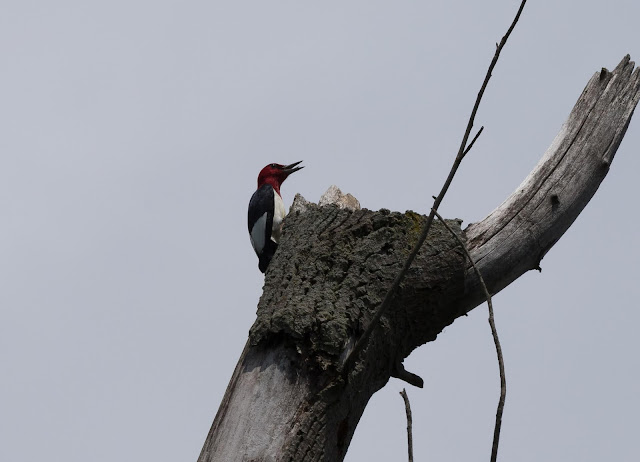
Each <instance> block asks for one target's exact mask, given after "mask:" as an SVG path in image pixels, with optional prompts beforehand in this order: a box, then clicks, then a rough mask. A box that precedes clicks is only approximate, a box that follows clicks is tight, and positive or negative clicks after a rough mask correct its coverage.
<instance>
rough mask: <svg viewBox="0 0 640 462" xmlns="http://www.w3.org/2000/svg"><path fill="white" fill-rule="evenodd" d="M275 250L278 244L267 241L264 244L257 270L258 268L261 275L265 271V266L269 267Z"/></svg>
mask: <svg viewBox="0 0 640 462" xmlns="http://www.w3.org/2000/svg"><path fill="white" fill-rule="evenodd" d="M277 248H278V244H276V243H275V242H273V241H272V240H271V239H269V240H268V241H267V243H266V244H265V246H264V249H262V253H261V254H260V257H259V261H258V268H260V271H262V272H263V273H264V272H265V271H267V266H269V263H270V262H271V258H273V254H274V253H276V249H277Z"/></svg>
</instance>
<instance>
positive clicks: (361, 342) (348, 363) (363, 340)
mask: <svg viewBox="0 0 640 462" xmlns="http://www.w3.org/2000/svg"><path fill="white" fill-rule="evenodd" d="M526 3H527V0H522V3H521V4H520V8H519V9H518V12H517V13H516V16H515V18H514V20H513V22H512V23H511V26H510V27H509V29H508V30H507V33H506V34H505V35H504V37H502V40H501V41H500V43H499V44H498V46H497V48H496V52H495V54H494V56H493V59H492V60H491V64H490V65H489V69H488V70H487V74H486V76H485V78H484V82H483V83H482V87H481V88H480V91H479V92H478V96H477V97H476V102H475V104H474V106H473V110H472V111H471V115H470V116H469V122H468V123H467V128H466V130H465V133H464V136H463V137H462V142H461V143H460V148H459V149H458V154H457V155H456V158H455V160H454V162H453V166H452V167H451V171H450V172H449V176H447V179H446V180H445V183H444V185H443V186H442V189H441V190H440V193H439V194H438V196H437V197H436V198H435V200H434V202H433V207H432V209H431V213H430V214H429V216H428V217H427V221H426V223H425V225H424V228H423V230H422V233H421V234H420V237H419V238H418V241H417V242H416V245H415V246H414V248H413V249H412V250H411V253H410V254H409V256H408V257H407V260H406V261H405V263H404V266H403V267H402V269H401V270H400V272H399V273H398V275H397V276H396V278H395V279H394V280H393V283H392V284H391V287H390V288H389V290H388V291H387V293H386V295H385V297H384V299H383V300H382V303H381V304H380V306H379V307H378V309H377V310H376V312H375V313H374V315H373V317H372V318H371V322H370V323H369V325H368V326H367V328H366V329H365V331H364V333H363V334H362V335H361V336H360V338H359V339H358V341H357V342H356V344H355V345H354V347H353V349H352V350H351V352H350V353H349V356H347V358H346V360H345V362H344V365H343V367H342V372H343V375H344V376H346V375H347V374H348V373H349V370H350V369H351V367H352V366H353V363H354V362H355V361H356V359H357V358H358V355H359V354H360V352H361V351H362V349H363V348H364V347H365V345H366V344H367V342H368V341H369V337H370V336H371V333H372V332H373V330H374V329H375V328H376V326H377V325H378V322H379V321H380V318H381V317H382V315H383V314H384V313H385V312H386V310H387V309H388V308H389V305H390V304H391V299H392V298H393V295H394V294H395V292H396V291H397V290H398V288H399V287H400V284H401V283H402V281H403V279H404V277H405V276H406V274H407V271H408V270H409V268H410V267H411V264H412V263H413V260H414V259H415V258H416V255H418V252H419V251H420V248H421V247H422V244H424V241H425V240H426V239H427V235H428V234H429V230H430V229H431V225H432V223H433V218H434V216H435V214H434V212H435V211H436V210H438V207H439V206H440V203H441V202H442V200H443V199H444V196H445V194H446V193H447V191H448V190H449V186H450V185H451V182H452V181H453V177H454V176H455V174H456V172H457V171H458V167H460V163H461V162H462V159H463V158H464V156H465V154H466V152H467V151H468V149H467V142H468V140H469V135H470V133H471V129H472V128H473V123H474V121H475V117H476V113H477V112H478V107H479V106H480V101H481V100H482V96H483V95H484V91H485V89H486V88H487V84H488V83H489V80H490V79H491V73H492V72H493V69H494V67H495V66H496V63H497V62H498V58H499V57H500V52H501V51H502V49H503V48H504V46H505V44H506V43H507V39H508V38H509V36H510V35H511V32H512V31H513V29H514V27H515V26H516V23H517V22H518V19H520V14H521V13H522V10H523V8H524V5H525V4H526ZM481 131H482V130H480V132H481ZM480 132H478V135H479V134H480ZM478 135H476V137H475V138H474V140H473V141H475V139H476V138H477V137H478ZM473 141H472V143H471V145H469V149H470V148H471V146H472V145H473Z"/></svg>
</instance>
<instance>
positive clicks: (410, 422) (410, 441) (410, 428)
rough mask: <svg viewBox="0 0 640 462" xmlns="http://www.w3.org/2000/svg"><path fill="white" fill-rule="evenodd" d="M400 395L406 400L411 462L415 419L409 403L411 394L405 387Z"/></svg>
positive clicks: (411, 459) (410, 458)
mask: <svg viewBox="0 0 640 462" xmlns="http://www.w3.org/2000/svg"><path fill="white" fill-rule="evenodd" d="M400 396H402V399H403V400H404V409H405V411H406V412H407V444H408V446H409V462H413V420H412V419H411V405H410V404H409V396H408V395H407V391H406V390H405V389H404V388H403V389H402V391H401V392H400Z"/></svg>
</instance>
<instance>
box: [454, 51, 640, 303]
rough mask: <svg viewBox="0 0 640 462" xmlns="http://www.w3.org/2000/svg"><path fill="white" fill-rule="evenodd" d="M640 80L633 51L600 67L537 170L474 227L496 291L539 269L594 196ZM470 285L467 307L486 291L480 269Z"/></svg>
mask: <svg viewBox="0 0 640 462" xmlns="http://www.w3.org/2000/svg"><path fill="white" fill-rule="evenodd" d="M639 87H640V70H639V68H636V69H635V71H634V63H633V62H632V61H631V60H630V57H629V56H628V55H627V56H625V58H624V59H623V60H622V61H621V62H620V64H618V66H617V67H616V68H615V69H614V71H613V72H608V71H607V70H606V69H603V70H602V71H600V72H597V73H596V74H595V75H594V76H593V77H592V78H591V80H590V81H589V83H588V84H587V86H586V88H585V89H584V91H583V92H582V95H580V98H579V99H578V102H577V103H576V105H575V106H574V108H573V110H572V111H571V114H570V115H569V118H568V120H567V121H566V122H565V123H564V124H563V126H562V128H561V130H560V133H558V135H557V136H556V138H555V139H554V140H553V143H552V144H551V146H550V147H549V149H547V152H546V153H545V154H544V156H543V157H542V159H541V160H540V162H539V163H538V165H537V166H536V167H535V168H534V169H533V171H532V172H531V173H530V174H529V176H528V177H527V178H526V179H525V180H524V181H523V182H522V184H521V185H520V186H519V187H518V188H517V189H516V191H515V192H514V193H513V194H511V196H509V197H508V198H507V199H506V200H505V201H504V202H503V203H502V204H501V205H500V206H499V207H498V208H496V209H495V210H494V211H493V212H491V213H490V214H489V216H487V217H486V218H485V219H484V220H482V221H481V222H479V223H474V224H471V225H470V226H469V227H467V229H466V230H465V233H466V236H467V240H468V242H467V246H468V248H469V251H470V252H471V256H472V257H473V260H474V261H475V262H476V264H477V265H478V268H479V269H480V271H481V272H482V275H483V277H484V280H485V281H486V283H487V286H488V287H489V291H490V292H491V293H493V294H495V293H497V292H499V291H500V290H502V289H503V288H505V287H506V286H507V285H509V284H510V283H511V282H513V281H514V280H515V279H517V278H518V277H520V276H521V275H522V274H523V273H525V272H526V271H529V270H531V269H539V268H540V261H541V260H542V258H543V257H544V255H545V254H546V253H547V252H548V251H549V249H551V247H552V246H553V245H554V244H555V243H556V242H557V241H558V239H560V237H561V236H562V235H563V234H564V233H565V231H566V230H567V229H569V226H571V224H572V223H573V222H574V220H575V219H576V218H577V217H578V215H579V214H580V212H581V211H582V209H583V208H584V207H585V206H586V205H587V203H588V202H589V200H590V199H591V197H593V195H594V194H595V192H596V190H597V189H598V187H599V186H600V183H601V182H602V180H603V179H604V177H605V176H606V174H607V173H608V172H609V167H610V166H611V161H612V160H613V156H614V155H615V153H616V151H617V149H618V146H619V145H620V142H621V141H622V138H623V137H624V134H625V132H626V130H627V127H628V125H629V122H630V120H631V116H632V114H633V111H634V109H635V107H636V105H637V104H638V100H639V99H640V91H639V90H638V88H639ZM470 273H471V271H470ZM465 285H466V290H465V295H464V296H463V298H462V299H461V300H460V309H461V310H466V311H468V310H470V309H471V308H473V307H475V306H477V305H478V304H479V303H482V300H483V298H484V296H483V294H482V290H480V282H479V279H478V277H477V276H475V275H474V274H468V277H467V278H466V283H465Z"/></svg>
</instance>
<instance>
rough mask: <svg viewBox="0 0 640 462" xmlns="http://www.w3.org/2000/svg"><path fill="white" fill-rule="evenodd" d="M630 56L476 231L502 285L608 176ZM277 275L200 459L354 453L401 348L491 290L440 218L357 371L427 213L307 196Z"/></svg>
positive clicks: (605, 76) (293, 220) (476, 250)
mask: <svg viewBox="0 0 640 462" xmlns="http://www.w3.org/2000/svg"><path fill="white" fill-rule="evenodd" d="M633 68H634V64H633V63H632V62H630V60H629V57H628V56H627V57H625V59H623V61H622V62H621V63H620V65H618V67H617V68H616V69H615V70H614V71H613V73H610V72H608V71H606V70H604V69H603V70H602V71H601V72H599V73H597V74H596V75H594V77H593V78H592V79H591V80H590V81H589V83H588V84H587V87H586V88H585V90H584V92H583V93H582V95H581V96H580V98H579V100H578V102H577V103H576V106H575V107H574V109H573V111H572V112H571V114H570V116H569V119H568V120H567V122H566V123H565V124H564V125H563V127H562V129H561V131H560V133H559V134H558V136H557V137H556V139H555V140H554V142H553V143H552V145H551V147H550V148H549V149H548V150H547V152H546V153H545V155H544V157H543V158H542V160H541V161H540V163H539V164H538V166H537V167H536V168H535V169H534V170H533V172H531V174H530V175H529V176H528V177H527V178H526V179H525V180H524V182H523V183H522V184H521V185H520V187H519V188H518V189H517V190H516V191H515V192H514V193H513V194H512V195H511V196H510V197H509V198H508V199H507V200H506V201H505V202H504V203H503V204H502V205H500V206H499V207H498V208H497V209H496V210H494V211H493V212H492V213H491V214H490V215H489V216H488V217H487V218H485V219H484V220H483V221H481V222H479V223H476V224H473V225H470V226H469V227H468V228H467V229H466V230H465V231H464V232H463V231H461V230H460V223H459V222H458V221H450V222H449V224H450V225H451V226H453V227H454V229H456V230H457V232H458V233H459V235H460V236H461V237H462V239H463V240H464V241H466V242H467V245H468V247H469V250H470V252H471V255H472V256H473V258H474V260H475V261H476V262H477V264H478V265H479V268H480V270H481V271H482V274H483V277H484V279H485V281H486V282H487V285H488V286H489V288H490V290H491V291H492V292H493V293H496V292H498V291H500V290H501V289H503V288H504V287H506V286H507V285H508V284H509V283H511V282H512V281H513V280H515V279H516V278H518V277H519V276H520V275H522V274H523V273H524V272H526V271H528V270H530V269H535V268H538V266H539V263H540V260H541V259H542V257H543V256H544V255H545V254H546V252H548V251H549V249H550V248H551V247H552V246H553V244H554V243H555V242H557V241H558V239H559V238H560V237H561V236H562V235H563V234H564V232H565V231H566V230H567V229H568V228H569V226H570V225H571V224H572V223H573V221H574V220H575V218H576V217H577V216H578V214H579V213H580V211H582V209H583V208H584V207H585V205H586V204H587V202H588V201H589V200H590V199H591V197H592V196H593V194H594V193H595V191H596V190H597V188H598V186H599V184H600V182H601V181H602V179H603V178H604V177H605V175H606V174H607V172H608V170H609V167H610V165H611V161H612V159H613V156H614V154H615V152H616V150H617V148H618V146H619V144H620V142H621V140H622V138H623V136H624V133H625V131H626V128H627V126H628V124H629V121H630V119H631V116H632V114H633V110H634V108H635V106H636V105H637V103H638V100H639V99H640V71H639V70H638V69H636V70H635V72H634V71H633ZM292 209H294V211H292V212H290V214H289V216H288V217H287V220H286V224H285V229H284V233H283V235H282V240H281V244H280V247H279V249H278V252H277V253H276V255H275V257H274V259H273V261H272V262H271V265H270V267H269V269H268V271H267V273H266V276H265V285H264V293H263V295H262V298H261V299H260V302H259V305H258V316H257V319H256V321H255V323H254V325H253V327H252V328H251V331H250V335H249V340H248V342H247V346H246V347H245V349H244V351H243V353H242V355H241V357H240V360H239V362H238V365H237V366H236V370H235V372H234V374H233V377H232V379H231V381H230V383H229V386H228V388H227V392H226V394H225V397H224V399H223V401H222V403H221V405H220V408H219V410H218V413H217V415H216V418H215V420H214V422H213V426H212V427H211V430H210V432H209V435H208V437H207V439H206V441H205V444H204V447H203V449H202V453H201V455H200V458H199V461H200V462H205V461H221V462H230V461H295V462H300V461H341V460H343V458H344V455H345V453H346V451H347V448H348V446H349V442H350V441H351V437H352V436H353V432H354V431H355V428H356V425H357V423H358V421H359V419H360V417H361V415H362V413H363V411H364V409H365V407H366V405H367V402H368V401H369V399H370V397H371V396H372V395H373V393H375V392H376V391H377V390H379V389H380V388H382V387H383V386H384V385H385V384H386V383H387V381H388V380H389V377H390V376H394V375H395V376H398V375H400V376H402V375H403V368H402V365H401V362H402V360H403V359H404V358H405V357H406V356H407V355H408V354H409V353H410V352H411V351H412V350H413V349H415V348H417V347H418V346H420V345H422V344H424V343H426V342H429V341H432V340H434V339H435V338H436V336H437V335H438V334H439V333H440V332H441V331H442V329H443V328H444V327H446V326H447V325H449V324H451V323H452V322H453V321H454V320H455V319H456V318H457V317H459V316H461V315H462V314H464V313H466V312H467V311H469V310H471V309H472V308H473V307H475V306H477V305H478V304H479V303H481V302H482V301H483V300H484V296H483V294H482V290H481V288H480V286H479V282H478V280H477V277H476V275H475V273H474V272H473V270H472V269H471V267H470V265H469V263H468V261H466V260H465V257H464V254H463V252H462V250H461V249H460V247H459V244H458V242H457V241H456V240H455V239H453V238H452V236H451V235H450V234H448V232H447V231H446V230H445V229H444V227H443V226H442V225H441V224H440V223H436V224H435V225H434V227H433V229H432V231H431V233H430V235H429V238H428V240H427V242H426V243H425V245H424V246H423V248H422V249H421V251H420V253H419V254H418V257H417V258H416V261H415V262H414V264H413V266H412V268H411V270H410V271H409V273H408V275H407V278H406V279H405V280H404V282H403V284H402V285H401V287H400V289H399V290H398V291H397V293H396V294H395V297H394V302H393V306H391V308H390V309H389V310H388V312H387V314H386V315H385V316H384V317H383V318H382V320H381V322H380V325H379V327H378V328H377V329H376V331H375V333H374V334H373V335H372V336H371V338H370V341H369V343H368V345H367V347H366V349H365V350H364V351H363V352H362V354H361V356H360V360H359V361H358V362H357V363H356V364H355V366H354V368H353V369H352V370H349V371H346V372H345V373H341V366H342V364H343V362H344V360H345V358H346V356H347V355H348V353H349V351H350V348H351V347H352V346H353V344H354V342H355V340H356V339H357V338H358V337H359V335H360V334H361V333H362V332H363V330H364V328H365V327H366V326H367V324H368V322H369V319H370V318H371V316H372V315H373V313H374V311H375V309H376V307H377V305H378V304H379V303H380V301H381V300H382V298H383V297H384V294H385V292H386V290H387V288H388V287H389V286H390V285H391V282H392V281H393V278H394V277H395V275H396V273H397V272H398V271H399V269H400V268H401V266H402V263H403V261H404V259H405V258H406V256H407V254H408V253H409V251H410V250H411V246H412V244H413V243H414V242H415V241H416V239H417V236H418V235H419V233H420V229H421V226H422V224H423V222H424V219H425V217H423V216H421V215H418V214H416V213H413V212H406V213H404V214H402V213H391V212H389V211H387V210H380V211H378V212H372V211H369V210H356V211H352V210H347V209H341V208H338V207H336V206H331V205H329V206H324V207H319V206H317V205H315V204H309V203H306V202H304V201H303V199H301V198H297V199H296V203H295V204H294V207H292Z"/></svg>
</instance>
